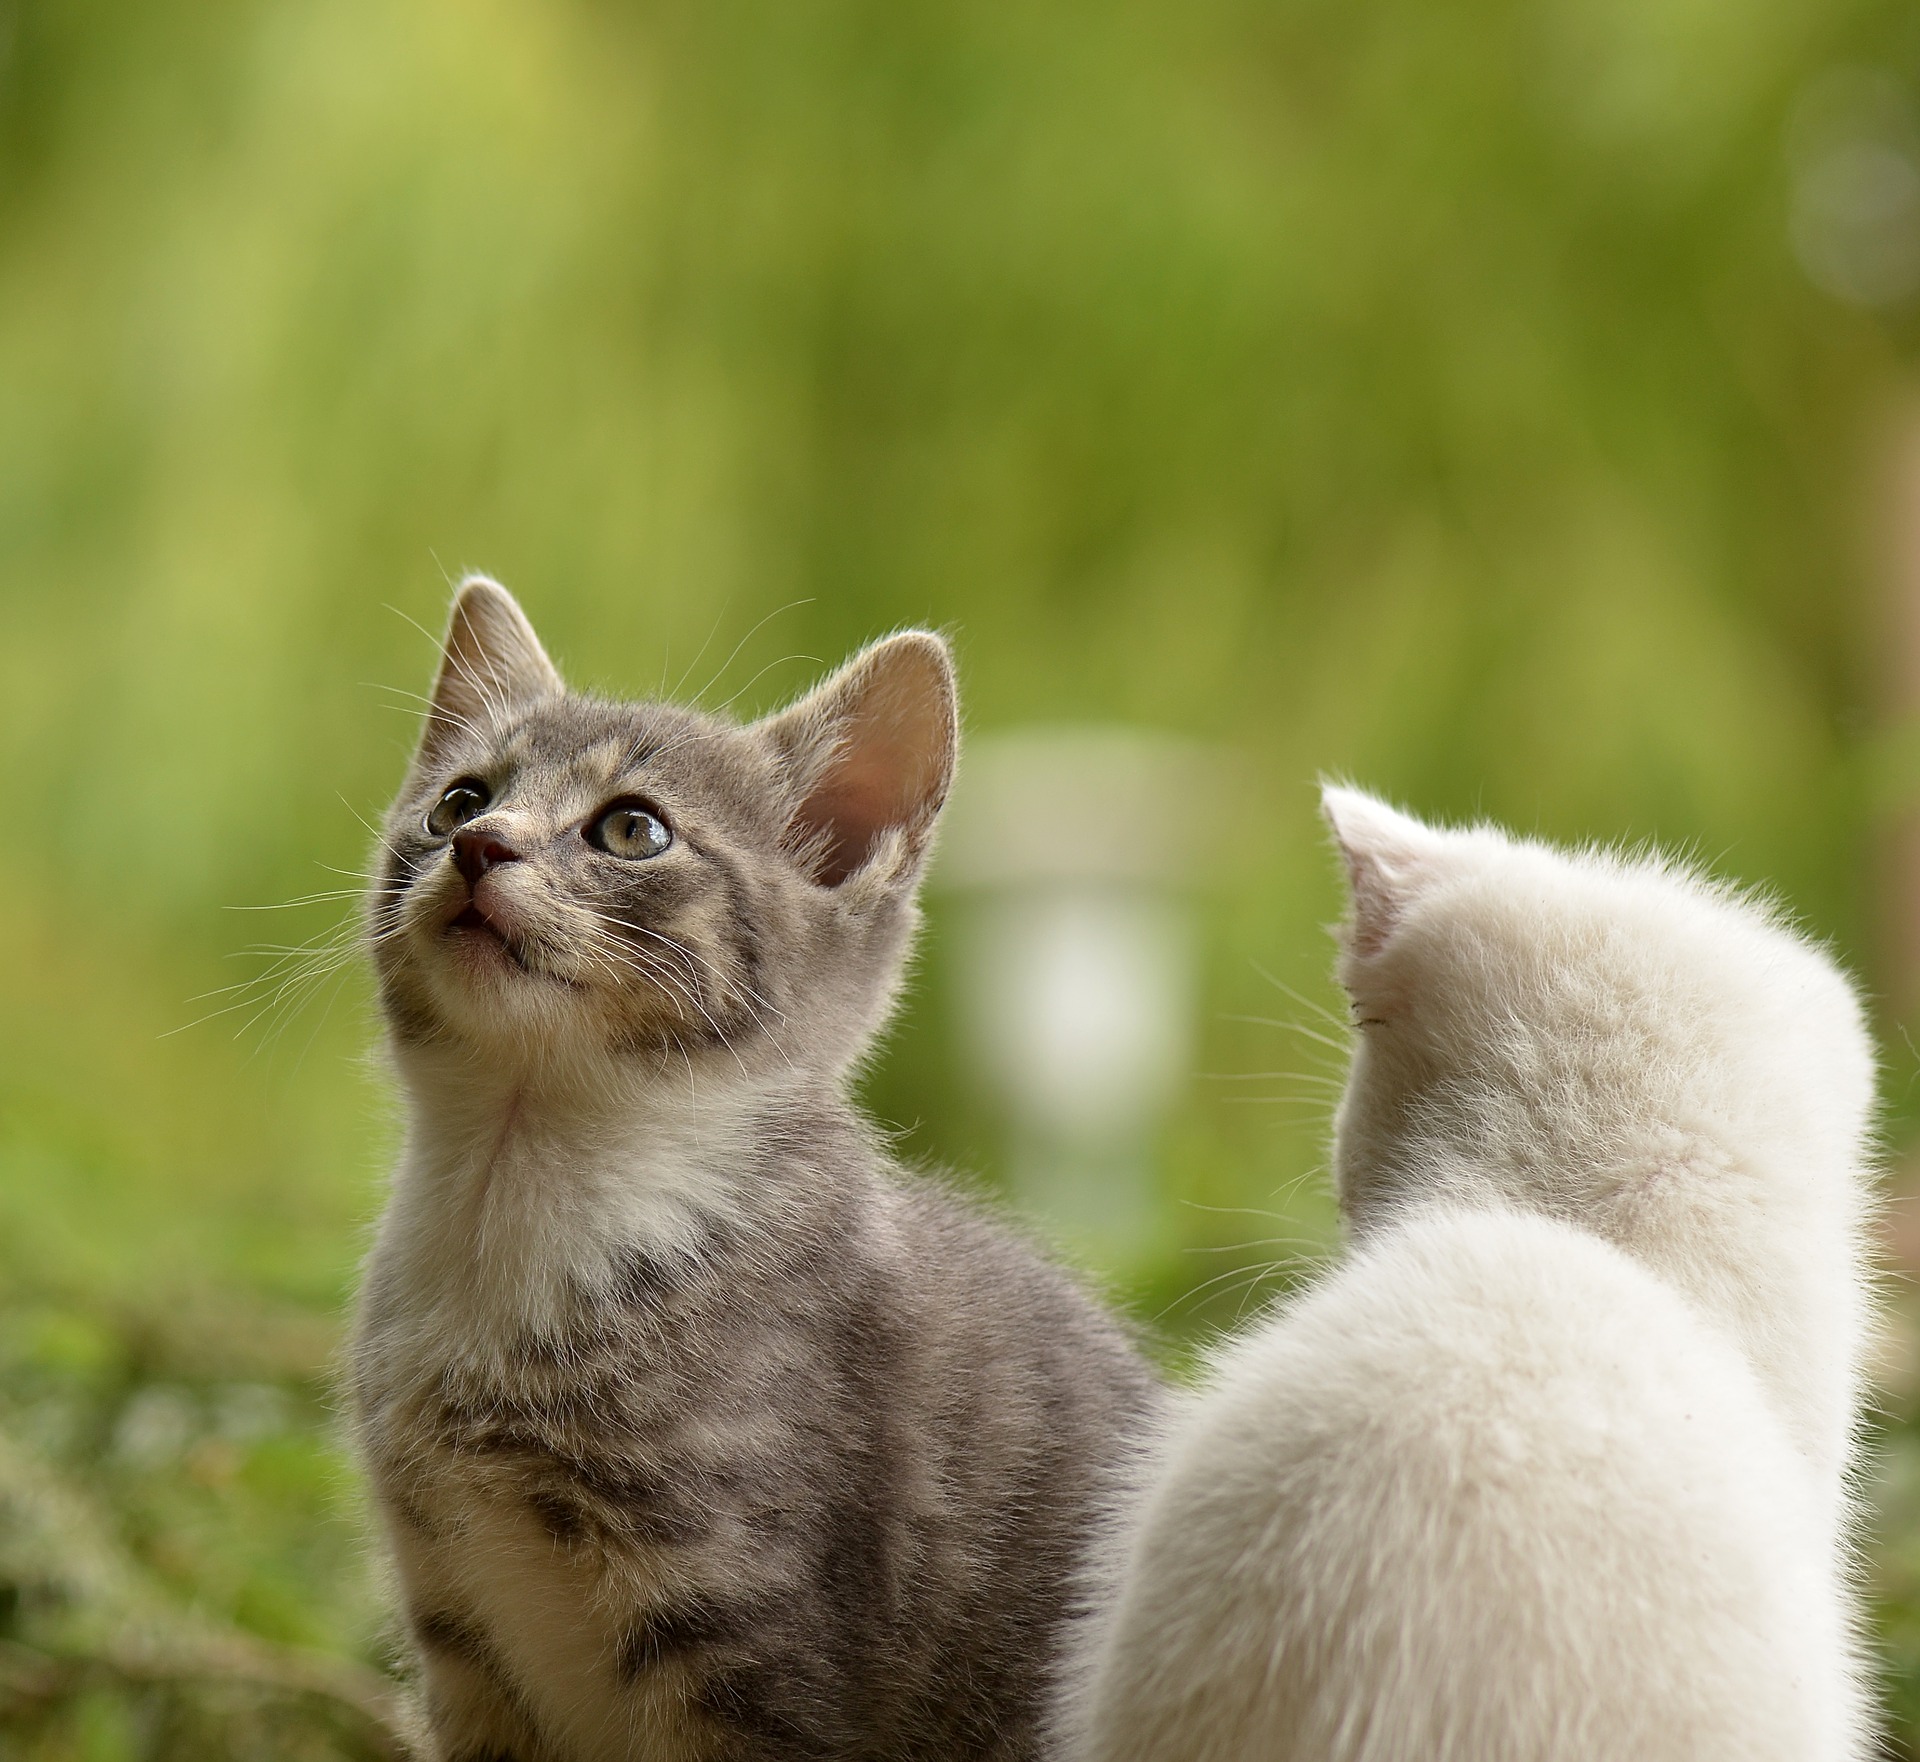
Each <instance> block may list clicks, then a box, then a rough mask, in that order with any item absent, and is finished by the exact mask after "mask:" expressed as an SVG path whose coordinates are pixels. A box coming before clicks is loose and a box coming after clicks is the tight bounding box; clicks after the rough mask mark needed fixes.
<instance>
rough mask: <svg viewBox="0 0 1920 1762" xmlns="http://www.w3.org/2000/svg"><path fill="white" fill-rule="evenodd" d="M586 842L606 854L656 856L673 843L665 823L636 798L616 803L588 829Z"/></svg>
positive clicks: (637, 856) (638, 856) (636, 856)
mask: <svg viewBox="0 0 1920 1762" xmlns="http://www.w3.org/2000/svg"><path fill="white" fill-rule="evenodd" d="M587 842H588V843H589V844H597V845H598V846H599V847H600V848H601V849H602V850H604V851H605V852H606V853H607V854H608V855H609V856H615V857H635V858H641V857H657V856H658V855H659V854H660V853H661V852H662V851H663V850H665V849H666V848H667V846H668V845H670V844H671V843H672V842H673V834H672V833H671V832H669V831H668V830H667V823H666V821H665V820H663V819H661V818H660V816H659V815H658V814H656V813H655V812H653V810H652V809H651V808H647V807H642V806H641V804H640V803H639V802H636V801H620V802H615V803H614V804H613V806H612V807H610V808H608V809H607V811H606V812H605V813H604V814H602V815H601V816H600V818H599V819H597V820H595V821H594V823H593V824H592V825H591V826H590V827H588V828H587Z"/></svg>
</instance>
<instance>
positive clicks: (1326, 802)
mask: <svg viewBox="0 0 1920 1762" xmlns="http://www.w3.org/2000/svg"><path fill="white" fill-rule="evenodd" d="M1320 811H1321V812H1322V813H1323V814H1325V815H1326V818H1327V824H1328V825H1329V826H1330V827H1332V829H1333V839H1334V843H1336V844H1337V845H1338V846H1339V847H1340V856H1341V859H1342V861H1344V862H1345V864H1346V867H1347V888H1348V891H1349V893H1350V894H1351V896H1352V899H1353V919H1352V922H1351V923H1350V924H1349V926H1348V928H1347V946H1348V948H1349V949H1351V950H1352V951H1353V953H1355V954H1360V955H1368V954H1377V953H1378V952H1379V950H1380V949H1381V948H1382V947H1383V946H1385V944H1386V940H1387V938H1388V937H1389V936H1391V935H1392V934H1393V927H1394V925H1395V924H1397V923H1398V922H1399V921H1400V915H1401V913H1402V912H1403V911H1405V909H1406V905H1407V901H1408V900H1409V899H1411V898H1412V897H1413V895H1414V894H1415V893H1416V892H1418V891H1419V888H1420V886H1421V883H1422V882H1423V880H1424V879H1425V878H1426V877H1427V875H1428V874H1430V873H1431V870H1432V864H1433V860H1434V858H1435V856H1436V855H1437V853H1438V852H1439V850H1440V847H1441V844H1442V837H1441V834H1439V833H1438V832H1436V831H1434V829H1433V828H1432V827H1431V826H1427V825H1424V824H1422V823H1421V822H1420V821H1418V820H1416V819H1414V818H1413V817H1412V816H1411V815H1408V814H1403V813H1400V812H1399V811H1398V810H1397V809H1395V808H1390V807H1388V806H1387V804H1386V803H1385V802H1383V801H1381V800H1379V799H1378V798H1376V797H1374V796H1371V795H1364V794H1362V793H1361V792H1360V791H1359V790H1357V789H1343V788H1340V787H1339V786H1338V785H1336V784H1331V783H1328V784H1323V785H1322V786H1321V790H1320Z"/></svg>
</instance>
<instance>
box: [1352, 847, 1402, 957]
mask: <svg viewBox="0 0 1920 1762" xmlns="http://www.w3.org/2000/svg"><path fill="white" fill-rule="evenodd" d="M1340 854H1341V855H1342V856H1343V857H1345V858H1346V863H1347V885H1348V887H1349V889H1350V890H1351V892H1352V895H1353V927H1352V929H1351V930H1350V931H1349V933H1348V936H1347V946H1348V947H1349V948H1351V949H1352V950H1353V952H1354V953H1355V954H1359V955H1371V954H1378V953H1379V952H1380V950H1381V949H1383V948H1384V947H1386V945H1387V938H1388V937H1390V936H1391V935H1392V934H1393V929H1394V926H1395V925H1396V924H1397V923H1398V922H1399V921H1400V899H1399V895H1398V892H1397V891H1396V889H1395V888H1394V885H1393V882H1392V880H1391V879H1390V878H1389V876H1388V875H1387V873H1386V871H1385V870H1384V869H1383V868H1382V867H1381V865H1380V863H1379V862H1378V860H1377V859H1375V858H1374V857H1371V856H1367V855H1364V854H1361V853H1359V852H1356V851H1354V850H1351V849H1349V848H1347V847H1346V846H1345V845H1342V846H1341V850H1340Z"/></svg>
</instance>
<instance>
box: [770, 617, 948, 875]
mask: <svg viewBox="0 0 1920 1762" xmlns="http://www.w3.org/2000/svg"><path fill="white" fill-rule="evenodd" d="M758 726H759V731H760V733H761V735H762V736H763V738H765V739H766V740H767V741H768V742H769V743H770V744H771V745H772V747H773V749H774V751H775V752H776V753H777V754H778V755H779V757H780V759H781V762H782V763H783V764H784V765H785V766H786V767H787V768H788V769H789V771H790V772H791V773H792V775H793V776H794V778H795V780H796V783H797V785H798V800H797V804H796V806H795V808H794V812H793V817H792V820H791V821H790V822H789V828H788V838H789V841H790V842H791V843H792V845H793V846H794V847H795V848H796V849H798V850H800V851H803V852H805V853H806V856H807V858H808V859H809V860H810V861H811V863H812V864H813V871H814V879H815V880H816V881H818V882H819V883H820V884H821V886H823V887H838V886H839V885H840V884H841V882H843V881H845V880H846V879H847V878H848V877H849V876H850V875H853V874H856V873H858V872H859V871H860V870H862V869H863V868H865V867H866V866H867V865H868V864H869V863H870V862H872V861H873V860H874V859H875V858H876V857H879V856H881V855H882V854H883V853H887V854H888V855H889V857H890V860H889V862H888V865H887V866H888V867H889V869H890V870H891V871H892V872H893V873H895V874H903V873H908V872H910V871H911V870H912V869H913V868H915V867H917V866H918V863H919V861H920V859H921V857H923V856H924V855H925V853H926V849H927V845H928V842H929V840H930V838H931V836H932V833H933V826H934V822H935V820H937V819H938V818H939V815H940V809H941V807H942V805H943V804H944V803H945V801H946V799H947V787H948V785H949V784H950V783H952V781H953V762H954V755H955V752H956V750H957V748H958V745H959V711H958V708H957V705H956V700H955V695H954V684H953V657H952V654H951V653H950V652H949V650H948V648H947V645H946V643H945V642H944V641H942V639H941V638H939V637H938V636H935V635H934V634H933V633H932V632H931V631H927V630H907V631H902V632H901V633H900V634H899V635H898V636H889V637H884V638H882V639H881V640H880V641H879V642H876V643H874V644H873V645H872V646H871V647H870V648H867V649H863V650H862V651H861V652H860V653H859V654H858V655H856V656H854V658H853V659H852V660H851V661H849V662H848V663H847V664H846V665H845V666H844V667H842V668H841V669H840V671H839V672H838V673H836V674H834V676H833V677H832V678H831V679H829V680H828V681H827V682H826V683H825V684H824V685H821V686H818V687H816V688H815V689H814V690H813V691H811V692H809V693H808V694H807V695H806V696H805V697H803V698H802V699H801V700H800V701H799V702H798V703H797V704H794V705H792V706H791V707H790V708H788V709H785V710H781V711H779V712H778V713H777V714H775V715H772V716H769V717H767V718H766V720H765V721H763V722H761V723H760V724H759V725H758Z"/></svg>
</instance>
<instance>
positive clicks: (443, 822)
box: [427, 777, 493, 838]
mask: <svg viewBox="0 0 1920 1762" xmlns="http://www.w3.org/2000/svg"><path fill="white" fill-rule="evenodd" d="M492 799H493V797H492V794H491V793H490V792H489V791H488V789H487V786H486V785H485V784H484V783H482V782H481V781H480V779H479V778H478V777H462V778H461V779H460V781H459V782H458V783H455V784H452V785H450V786H449V787H448V789H447V792H446V794H444V795H443V796H441V798H440V799H439V800H438V801H437V802H435V803H434V804H433V807H432V809H431V811H430V812H429V813H428V814H427V836H428V837H430V838H446V837H449V836H451V835H452V833H453V832H454V830H455V829H456V828H457V827H460V826H464V825H465V824H466V823H467V822H468V821H469V820H471V819H472V818H473V816H474V815H475V814H478V813H481V812H482V811H484V809H485V808H486V805H487V803H488V802H489V801H491V800H492Z"/></svg>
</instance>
